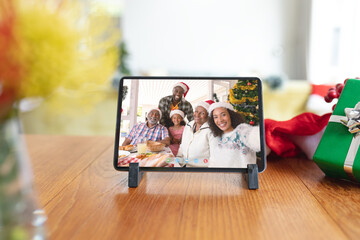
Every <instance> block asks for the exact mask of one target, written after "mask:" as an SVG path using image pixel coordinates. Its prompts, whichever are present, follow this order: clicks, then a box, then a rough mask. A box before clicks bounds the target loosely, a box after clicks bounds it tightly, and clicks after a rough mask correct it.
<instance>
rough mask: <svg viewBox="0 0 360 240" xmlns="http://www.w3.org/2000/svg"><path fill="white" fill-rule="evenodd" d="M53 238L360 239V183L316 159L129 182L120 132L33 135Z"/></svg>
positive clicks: (30, 145) (31, 147)
mask: <svg viewBox="0 0 360 240" xmlns="http://www.w3.org/2000/svg"><path fill="white" fill-rule="evenodd" d="M26 140H27V145H28V150H29V154H30V157H31V161H32V168H33V172H34V181H35V188H36V190H37V196H38V199H39V202H40V204H41V205H42V206H43V207H44V209H45V211H46V214H47V216H48V221H47V228H48V232H49V235H50V239H279V238H280V239H359V236H360V226H359V223H360V185H358V184H355V183H351V182H347V181H342V180H335V179H331V178H328V177H325V176H324V174H323V173H322V172H321V170H320V169H319V168H318V167H317V166H316V165H315V164H314V163H313V162H312V161H310V160H306V159H304V158H282V159H271V160H269V161H268V165H267V169H266V170H265V171H264V172H263V173H261V174H260V175H259V187H260V188H259V189H258V190H248V189H247V183H246V181H245V177H244V175H243V174H237V173H166V172H147V173H146V174H145V175H144V178H143V179H142V181H141V183H140V185H139V187H138V188H131V189H129V188H128V181H127V177H128V175H127V172H118V171H115V170H114V168H113V163H112V161H113V151H114V148H113V144H114V139H113V138H112V137H99V136H96V137H74V136H44V135H28V136H26Z"/></svg>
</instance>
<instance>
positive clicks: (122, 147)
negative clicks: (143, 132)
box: [119, 144, 134, 151]
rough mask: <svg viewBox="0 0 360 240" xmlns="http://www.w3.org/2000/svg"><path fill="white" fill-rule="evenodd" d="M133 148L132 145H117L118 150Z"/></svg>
mask: <svg viewBox="0 0 360 240" xmlns="http://www.w3.org/2000/svg"><path fill="white" fill-rule="evenodd" d="M133 149H134V145H131V144H130V145H126V146H119V150H125V151H131V150H133Z"/></svg>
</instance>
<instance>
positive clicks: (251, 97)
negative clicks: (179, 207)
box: [114, 77, 266, 172]
mask: <svg viewBox="0 0 360 240" xmlns="http://www.w3.org/2000/svg"><path fill="white" fill-rule="evenodd" d="M124 151H126V154H124ZM130 163H138V164H139V167H140V169H141V171H184V172H247V165H248V164H257V167H258V171H259V172H262V171H264V169H265V167H266V158H265V140H264V121H263V105H262V85H261V80H260V79H259V78H255V77H237V78H235V77H124V78H122V79H121V80H120V84H119V94H118V108H117V119H116V133H115V147H114V167H115V169H116V170H119V171H128V170H129V164H130Z"/></svg>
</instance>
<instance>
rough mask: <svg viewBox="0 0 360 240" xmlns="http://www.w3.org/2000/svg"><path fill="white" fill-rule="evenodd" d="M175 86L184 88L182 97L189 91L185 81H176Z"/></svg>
mask: <svg viewBox="0 0 360 240" xmlns="http://www.w3.org/2000/svg"><path fill="white" fill-rule="evenodd" d="M175 87H181V88H182V89H184V97H186V94H187V93H188V92H189V89H190V88H189V86H188V85H186V83H184V82H178V83H176V84H175V85H174V87H173V88H175Z"/></svg>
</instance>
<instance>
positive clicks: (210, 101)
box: [195, 100, 215, 112]
mask: <svg viewBox="0 0 360 240" xmlns="http://www.w3.org/2000/svg"><path fill="white" fill-rule="evenodd" d="M213 103H215V102H214V101H213V100H206V101H201V102H199V103H198V104H196V105H195V109H196V108H197V107H199V106H200V107H203V108H205V109H206V111H208V112H209V107H210V105H211V104H213Z"/></svg>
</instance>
